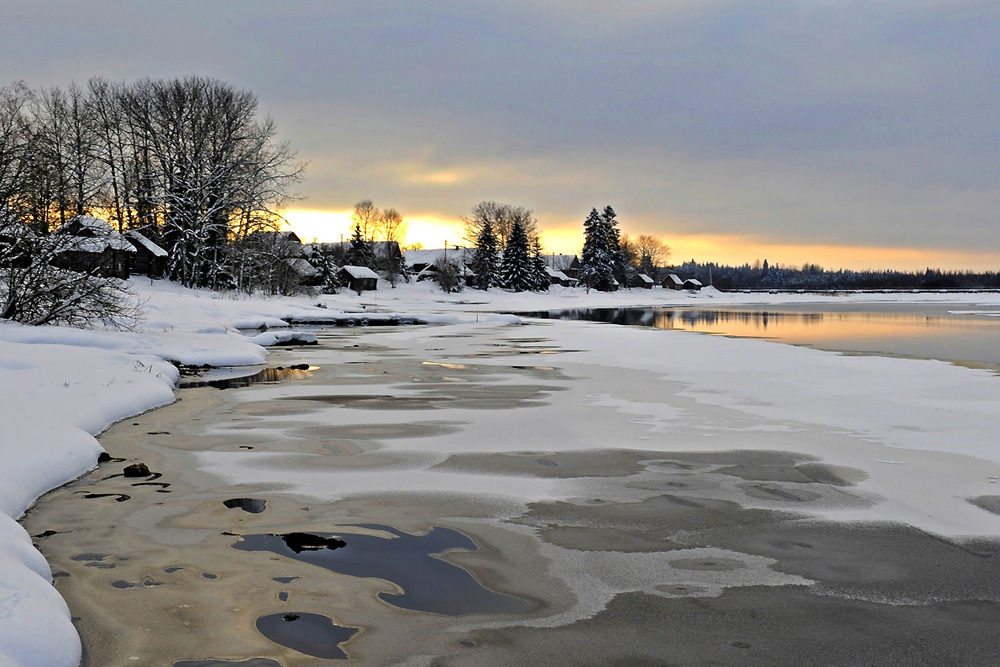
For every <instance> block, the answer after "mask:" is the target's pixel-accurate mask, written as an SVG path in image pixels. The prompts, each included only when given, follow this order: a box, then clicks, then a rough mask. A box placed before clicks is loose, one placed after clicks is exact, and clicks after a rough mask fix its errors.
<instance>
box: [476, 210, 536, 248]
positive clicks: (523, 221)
mask: <svg viewBox="0 0 1000 667" xmlns="http://www.w3.org/2000/svg"><path fill="white" fill-rule="evenodd" d="M462 222H464V223H465V240H466V241H467V242H468V243H470V244H472V245H475V244H476V241H477V240H478V239H479V235H480V234H481V233H482V231H483V227H484V226H485V225H486V224H487V223H489V226H490V229H491V230H492V231H493V234H494V235H495V236H496V238H497V242H498V245H499V246H500V247H501V248H505V247H506V246H507V242H508V240H509V239H510V235H511V232H512V231H513V229H514V224H515V223H519V224H520V225H521V228H522V229H523V230H524V233H525V234H526V235H527V237H528V241H529V242H530V241H532V240H533V239H534V238H536V237H537V236H538V230H537V226H538V221H537V220H536V219H535V216H534V214H533V213H532V212H531V210H530V209H526V208H524V207H522V206H512V205H510V204H499V203H497V202H495V201H481V202H479V203H478V204H476V205H475V206H473V207H472V213H471V214H470V215H469V217H467V218H462Z"/></svg>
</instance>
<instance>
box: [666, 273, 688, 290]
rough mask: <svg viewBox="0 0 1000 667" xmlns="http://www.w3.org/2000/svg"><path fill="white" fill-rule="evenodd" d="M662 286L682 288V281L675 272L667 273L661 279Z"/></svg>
mask: <svg viewBox="0 0 1000 667" xmlns="http://www.w3.org/2000/svg"><path fill="white" fill-rule="evenodd" d="M662 285H663V287H664V288H666V289H676V290H682V289H684V281H683V280H681V279H680V277H679V276H678V275H677V274H676V273H671V274H668V275H667V277H666V278H664V279H663V283H662Z"/></svg>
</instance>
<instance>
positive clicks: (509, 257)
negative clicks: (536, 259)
mask: <svg viewBox="0 0 1000 667" xmlns="http://www.w3.org/2000/svg"><path fill="white" fill-rule="evenodd" d="M500 282H501V284H502V285H503V286H504V287H507V288H509V289H512V290H514V291H515V292H523V291H525V290H530V289H532V288H533V287H534V280H533V277H532V269H531V258H530V257H529V256H528V235H527V234H526V233H525V231H524V226H523V225H522V224H521V223H520V222H519V221H515V222H514V224H513V225H512V226H511V230H510V238H508V239H507V246H506V247H505V248H504V250H503V261H502V262H501V264H500Z"/></svg>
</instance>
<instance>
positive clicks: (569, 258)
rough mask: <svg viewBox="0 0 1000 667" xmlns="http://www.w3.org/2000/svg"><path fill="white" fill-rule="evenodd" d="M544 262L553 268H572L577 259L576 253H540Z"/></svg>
mask: <svg viewBox="0 0 1000 667" xmlns="http://www.w3.org/2000/svg"><path fill="white" fill-rule="evenodd" d="M542 257H543V258H544V259H545V261H546V263H547V264H548V265H549V266H550V267H552V268H553V269H559V270H565V269H569V268H572V266H573V262H575V261H577V256H576V255H542Z"/></svg>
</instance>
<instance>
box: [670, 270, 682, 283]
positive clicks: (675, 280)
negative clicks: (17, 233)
mask: <svg viewBox="0 0 1000 667" xmlns="http://www.w3.org/2000/svg"><path fill="white" fill-rule="evenodd" d="M667 281H668V282H672V283H673V284H675V285H683V284H684V281H683V280H681V279H680V278H679V277H678V275H677V274H676V273H671V274H670V275H668V276H667Z"/></svg>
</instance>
